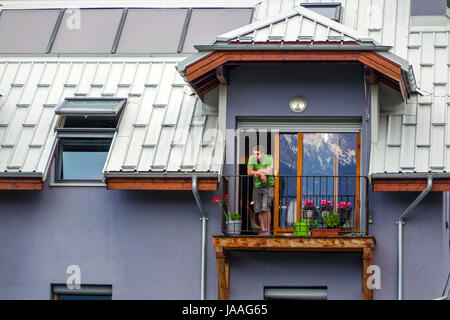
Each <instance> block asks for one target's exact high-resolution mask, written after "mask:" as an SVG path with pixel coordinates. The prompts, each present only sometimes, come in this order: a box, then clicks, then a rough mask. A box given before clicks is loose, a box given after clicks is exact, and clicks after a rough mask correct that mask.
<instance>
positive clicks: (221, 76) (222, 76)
mask: <svg viewBox="0 0 450 320" xmlns="http://www.w3.org/2000/svg"><path fill="white" fill-rule="evenodd" d="M216 77H217V80H219V83H220V84H222V85H224V86H227V85H228V83H229V81H228V72H227V70H226V69H225V67H224V66H223V65H222V66H220V67H218V68H216Z"/></svg>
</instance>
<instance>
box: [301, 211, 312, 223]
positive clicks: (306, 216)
mask: <svg viewBox="0 0 450 320" xmlns="http://www.w3.org/2000/svg"><path fill="white" fill-rule="evenodd" d="M313 218H314V210H310V209H309V210H304V211H303V219H305V220H310V221H311V220H312V219H313Z"/></svg>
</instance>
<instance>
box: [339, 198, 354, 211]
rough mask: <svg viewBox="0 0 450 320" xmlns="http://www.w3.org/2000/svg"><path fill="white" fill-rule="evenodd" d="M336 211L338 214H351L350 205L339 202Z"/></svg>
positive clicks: (349, 203)
mask: <svg viewBox="0 0 450 320" xmlns="http://www.w3.org/2000/svg"><path fill="white" fill-rule="evenodd" d="M337 209H338V212H339V213H350V212H352V203H351V202H346V201H341V202H339V203H338V204H337Z"/></svg>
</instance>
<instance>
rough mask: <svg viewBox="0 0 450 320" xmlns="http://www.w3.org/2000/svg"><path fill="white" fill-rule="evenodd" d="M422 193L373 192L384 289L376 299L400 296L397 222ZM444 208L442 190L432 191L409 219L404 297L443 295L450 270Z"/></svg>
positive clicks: (373, 227) (377, 251) (374, 227)
mask: <svg viewBox="0 0 450 320" xmlns="http://www.w3.org/2000/svg"><path fill="white" fill-rule="evenodd" d="M418 195H419V193H412V192H372V193H371V194H370V206H371V208H372V209H373V210H374V223H373V224H371V225H370V230H371V234H373V235H375V237H376V240H377V244H376V247H375V264H376V265H378V266H380V268H381V289H380V290H375V298H376V299H396V297H397V253H398V251H397V234H398V233H397V224H396V223H395V222H396V220H397V219H398V217H399V216H400V215H401V213H402V212H403V211H404V210H405V209H406V208H407V207H408V206H409V205H410V204H411V202H413V201H414V199H415V198H416V197H417V196H418ZM444 218H445V213H444V212H443V210H442V192H432V193H430V194H428V195H427V197H426V198H425V199H424V200H423V201H422V202H421V203H420V204H419V206H418V207H417V208H416V209H415V210H414V211H413V214H412V215H411V216H410V218H408V219H407V220H406V223H405V225H404V228H403V231H404V232H403V234H404V238H403V239H404V251H403V252H404V270H403V274H404V278H403V281H404V287H403V292H404V299H433V298H437V297H439V296H441V294H442V290H443V289H444V285H445V281H446V279H447V276H448V273H449V272H450V255H449V253H450V249H449V242H448V235H447V231H446V229H445V223H444V221H443V220H444Z"/></svg>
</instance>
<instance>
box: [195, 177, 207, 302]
mask: <svg viewBox="0 0 450 320" xmlns="http://www.w3.org/2000/svg"><path fill="white" fill-rule="evenodd" d="M192 194H193V195H194V199H195V202H196V203H197V206H198V208H199V210H200V213H201V215H202V216H201V218H200V221H201V222H202V243H201V258H200V300H205V287H206V286H205V274H206V222H207V221H208V217H207V216H206V213H205V209H204V208H203V204H202V199H201V198H200V194H199V192H198V188H197V176H196V175H193V176H192Z"/></svg>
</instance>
